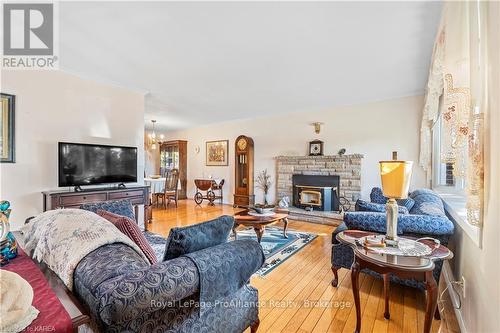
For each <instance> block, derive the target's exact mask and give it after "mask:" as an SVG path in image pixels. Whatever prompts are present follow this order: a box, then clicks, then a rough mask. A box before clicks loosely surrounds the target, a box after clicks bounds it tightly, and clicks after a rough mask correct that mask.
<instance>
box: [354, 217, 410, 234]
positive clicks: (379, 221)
mask: <svg viewBox="0 0 500 333" xmlns="http://www.w3.org/2000/svg"><path fill="white" fill-rule="evenodd" d="M404 216H409V214H406V215H400V216H399V217H398V222H399V220H400V219H401V217H404ZM344 223H345V225H346V227H347V228H348V229H355V230H365V231H373V232H380V233H385V232H386V225H387V222H386V214H384V213H378V212H346V213H345V214H344ZM397 231H398V234H402V233H403V228H402V225H401V223H398V230H397Z"/></svg>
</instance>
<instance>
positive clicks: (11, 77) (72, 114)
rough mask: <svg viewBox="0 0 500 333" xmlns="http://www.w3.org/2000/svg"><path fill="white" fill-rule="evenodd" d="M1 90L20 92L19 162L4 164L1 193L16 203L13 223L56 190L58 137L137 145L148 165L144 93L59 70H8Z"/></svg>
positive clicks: (0, 168) (141, 159)
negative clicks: (45, 194)
mask: <svg viewBox="0 0 500 333" xmlns="http://www.w3.org/2000/svg"><path fill="white" fill-rule="evenodd" d="M1 83H2V85H1V91H2V92H3V93H8V94H13V95H16V163H14V164H0V171H1V172H0V177H1V178H0V183H1V187H0V192H1V193H0V197H1V199H3V200H9V201H10V202H11V204H12V215H11V226H12V227H13V228H14V229H16V228H18V227H20V226H21V225H22V224H23V223H24V219H25V218H26V217H29V216H32V215H35V214H37V213H40V212H41V211H42V194H41V192H42V191H44V190H51V189H56V188H57V143H58V142H59V141H69V142H84V143H101V144H111V145H113V144H116V145H128V146H136V147H138V170H139V172H138V173H139V180H140V181H141V182H142V175H143V172H142V170H143V168H144V149H143V140H144V96H143V95H142V94H139V93H135V92H131V91H128V90H125V89H122V88H118V87H113V86H107V85H102V84H99V83H96V82H93V81H89V80H84V79H81V78H79V77H77V76H74V75H70V74H67V73H63V72H60V71H4V70H2V78H1Z"/></svg>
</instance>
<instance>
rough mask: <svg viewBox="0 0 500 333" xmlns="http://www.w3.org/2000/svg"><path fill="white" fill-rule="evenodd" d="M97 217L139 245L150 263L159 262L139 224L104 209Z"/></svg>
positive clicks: (99, 211) (98, 212)
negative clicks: (106, 221)
mask: <svg viewBox="0 0 500 333" xmlns="http://www.w3.org/2000/svg"><path fill="white" fill-rule="evenodd" d="M97 215H99V216H101V217H103V218H105V219H106V220H108V221H109V222H111V223H113V224H114V225H115V227H117V228H118V230H120V231H121V232H122V233H123V234H125V235H126V236H127V237H128V238H130V239H131V240H132V241H133V242H134V243H135V244H137V246H138V247H139V248H140V249H141V250H142V252H143V253H144V255H145V256H146V258H148V260H149V262H150V263H151V264H152V265H154V264H156V263H157V262H158V259H157V258H156V255H155V251H154V250H153V248H152V247H151V245H149V243H148V241H147V240H146V237H144V234H143V233H142V231H141V229H139V226H138V225H137V223H135V221H133V220H131V219H130V218H129V217H127V216H122V215H118V214H114V213H111V212H108V211H106V210H102V209H99V210H98V211H97Z"/></svg>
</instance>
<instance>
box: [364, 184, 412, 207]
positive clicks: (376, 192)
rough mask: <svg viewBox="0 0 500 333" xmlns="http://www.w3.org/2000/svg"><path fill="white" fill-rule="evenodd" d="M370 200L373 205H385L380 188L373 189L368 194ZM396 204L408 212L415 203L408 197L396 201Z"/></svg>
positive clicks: (385, 199)
mask: <svg viewBox="0 0 500 333" xmlns="http://www.w3.org/2000/svg"><path fill="white" fill-rule="evenodd" d="M370 200H371V202H373V203H378V204H385V203H386V202H387V197H386V196H384V193H383V191H382V189H381V188H380V187H374V188H372V191H371V192H370ZM396 202H397V203H398V205H399V206H400V207H406V208H407V209H408V210H409V211H410V210H411V209H412V208H413V205H414V204H415V201H414V200H413V198H411V197H408V198H406V199H397V200H396Z"/></svg>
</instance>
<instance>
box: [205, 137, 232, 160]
mask: <svg viewBox="0 0 500 333" xmlns="http://www.w3.org/2000/svg"><path fill="white" fill-rule="evenodd" d="M228 147H229V140H219V141H207V151H206V154H207V157H206V165H207V166H227V165H228V155H229V151H228Z"/></svg>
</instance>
